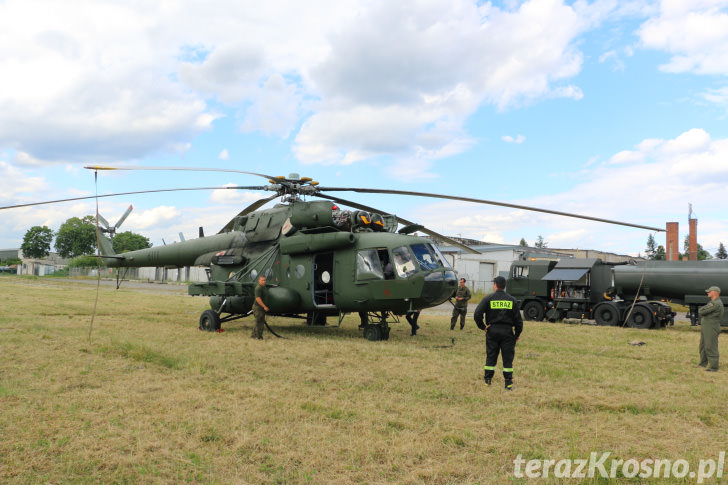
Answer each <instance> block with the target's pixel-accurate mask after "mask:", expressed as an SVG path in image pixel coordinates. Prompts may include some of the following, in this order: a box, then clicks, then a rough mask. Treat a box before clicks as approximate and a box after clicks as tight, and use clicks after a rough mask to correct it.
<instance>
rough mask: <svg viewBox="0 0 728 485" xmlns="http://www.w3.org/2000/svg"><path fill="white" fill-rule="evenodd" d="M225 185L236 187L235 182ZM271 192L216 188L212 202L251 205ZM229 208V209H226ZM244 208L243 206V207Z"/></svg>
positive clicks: (211, 195) (211, 197)
mask: <svg viewBox="0 0 728 485" xmlns="http://www.w3.org/2000/svg"><path fill="white" fill-rule="evenodd" d="M225 187H235V184H225ZM270 195H272V194H270V193H265V192H248V191H242V190H237V189H216V190H213V191H212V193H211V194H210V202H212V203H214V204H226V205H232V204H235V205H243V204H244V205H246V206H247V205H249V204H251V203H253V202H255V201H256V200H260V199H262V198H265V197H269V196H270ZM226 210H227V209H226ZM241 210H242V207H241Z"/></svg>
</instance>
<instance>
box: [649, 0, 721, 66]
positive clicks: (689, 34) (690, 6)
mask: <svg viewBox="0 0 728 485" xmlns="http://www.w3.org/2000/svg"><path fill="white" fill-rule="evenodd" d="M638 35H639V36H640V39H641V42H642V44H643V45H644V46H645V47H647V48H651V49H659V50H664V51H666V52H668V53H669V54H670V55H671V56H672V57H671V58H670V61H669V62H668V63H667V64H665V65H663V66H662V67H661V69H663V70H664V71H666V72H673V73H679V72H694V73H697V74H724V75H725V74H728V50H726V48H725V46H726V44H728V2H726V1H725V0H700V1H691V2H679V1H664V2H662V3H661V4H660V12H659V15H658V16H656V17H653V18H651V19H649V20H648V21H646V22H645V23H644V24H642V26H641V27H640V29H639V31H638Z"/></svg>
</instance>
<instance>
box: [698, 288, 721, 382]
mask: <svg viewBox="0 0 728 485" xmlns="http://www.w3.org/2000/svg"><path fill="white" fill-rule="evenodd" d="M705 292H706V293H707V294H708V298H710V301H709V302H708V304H707V305H705V306H701V307H700V308H699V309H698V314H699V315H700V347H699V350H700V364H698V365H699V366H700V367H705V370H706V371H708V372H715V371H717V370H718V335H720V321H721V320H722V319H723V302H722V301H721V300H720V288H718V287H717V286H711V287H710V288H708V289H707V290H705Z"/></svg>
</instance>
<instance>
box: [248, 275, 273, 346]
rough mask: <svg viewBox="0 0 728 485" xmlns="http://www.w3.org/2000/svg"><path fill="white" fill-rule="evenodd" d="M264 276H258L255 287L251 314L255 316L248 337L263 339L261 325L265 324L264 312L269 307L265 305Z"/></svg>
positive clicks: (266, 296) (266, 295) (266, 290)
mask: <svg viewBox="0 0 728 485" xmlns="http://www.w3.org/2000/svg"><path fill="white" fill-rule="evenodd" d="M265 283H266V277H265V276H263V275H260V276H258V286H256V287H255V292H254V295H255V301H254V302H253V316H254V317H255V326H254V327H253V333H251V334H250V338H254V339H258V340H263V326H264V325H265V314H266V313H267V312H268V310H269V308H268V305H266V300H268V288H267V287H266V286H265Z"/></svg>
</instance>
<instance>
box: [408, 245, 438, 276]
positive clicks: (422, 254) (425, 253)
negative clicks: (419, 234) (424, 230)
mask: <svg viewBox="0 0 728 485" xmlns="http://www.w3.org/2000/svg"><path fill="white" fill-rule="evenodd" d="M412 252H414V253H415V258H417V262H418V263H419V265H420V267H421V268H422V269H424V270H425V271H428V270H431V269H435V268H437V261H436V260H435V257H434V256H433V255H432V253H430V251H429V250H428V249H427V247H426V246H425V245H424V244H413V245H412Z"/></svg>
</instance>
